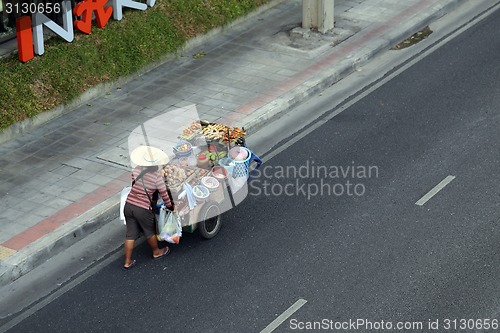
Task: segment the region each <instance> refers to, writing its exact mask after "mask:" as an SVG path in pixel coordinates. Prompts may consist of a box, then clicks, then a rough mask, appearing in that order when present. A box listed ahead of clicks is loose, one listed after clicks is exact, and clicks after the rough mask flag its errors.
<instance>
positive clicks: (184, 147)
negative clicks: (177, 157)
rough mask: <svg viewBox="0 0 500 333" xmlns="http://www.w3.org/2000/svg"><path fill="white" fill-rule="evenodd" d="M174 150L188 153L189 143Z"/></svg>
mask: <svg viewBox="0 0 500 333" xmlns="http://www.w3.org/2000/svg"><path fill="white" fill-rule="evenodd" d="M175 149H177V150H178V151H188V150H191V145H190V144H189V143H183V144H181V145H179V146H177V147H176V148H175Z"/></svg>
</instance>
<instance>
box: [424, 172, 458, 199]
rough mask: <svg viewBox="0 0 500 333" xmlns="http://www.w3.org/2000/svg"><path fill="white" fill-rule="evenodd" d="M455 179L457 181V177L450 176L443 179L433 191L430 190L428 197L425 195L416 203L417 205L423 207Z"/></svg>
mask: <svg viewBox="0 0 500 333" xmlns="http://www.w3.org/2000/svg"><path fill="white" fill-rule="evenodd" d="M453 179H455V176H448V177H446V178H445V179H443V180H442V181H441V182H440V183H439V184H437V185H436V186H434V188H433V189H432V190H430V191H429V192H428V193H427V194H426V195H424V196H423V197H422V198H420V200H418V201H417V202H415V205H418V206H423V205H424V204H425V203H426V202H427V201H429V199H430V198H432V197H433V196H435V195H436V193H438V192H439V191H441V190H442V189H443V188H444V187H445V186H446V185H448V184H449V183H450V182H451V181H452V180H453Z"/></svg>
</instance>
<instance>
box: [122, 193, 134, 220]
mask: <svg viewBox="0 0 500 333" xmlns="http://www.w3.org/2000/svg"><path fill="white" fill-rule="evenodd" d="M131 190H132V187H130V186H127V187H125V188H124V189H123V190H122V192H121V193H120V220H122V221H123V224H126V223H125V214H124V213H123V210H124V208H125V202H127V197H128V195H129V193H130V191H131Z"/></svg>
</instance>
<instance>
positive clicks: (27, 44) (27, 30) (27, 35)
mask: <svg viewBox="0 0 500 333" xmlns="http://www.w3.org/2000/svg"><path fill="white" fill-rule="evenodd" d="M16 37H17V56H18V58H19V60H21V61H22V62H27V61H29V60H31V59H33V58H34V57H35V53H34V51H33V32H32V28H31V17H29V16H21V17H20V18H18V19H17V20H16Z"/></svg>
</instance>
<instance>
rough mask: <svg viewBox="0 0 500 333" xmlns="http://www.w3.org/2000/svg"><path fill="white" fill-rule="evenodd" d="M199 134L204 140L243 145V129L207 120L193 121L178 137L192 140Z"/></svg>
mask: <svg viewBox="0 0 500 333" xmlns="http://www.w3.org/2000/svg"><path fill="white" fill-rule="evenodd" d="M197 136H199V137H200V138H203V139H205V140H206V141H220V142H226V143H227V142H229V143H232V144H236V145H243V144H244V142H245V129H244V128H238V127H234V128H232V127H228V126H226V125H223V124H217V123H209V122H207V121H203V120H202V121H193V122H192V123H191V124H190V125H189V126H188V127H186V128H184V129H183V130H182V134H181V135H180V136H179V138H181V139H183V140H188V141H189V140H192V139H193V138H195V137H197Z"/></svg>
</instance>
